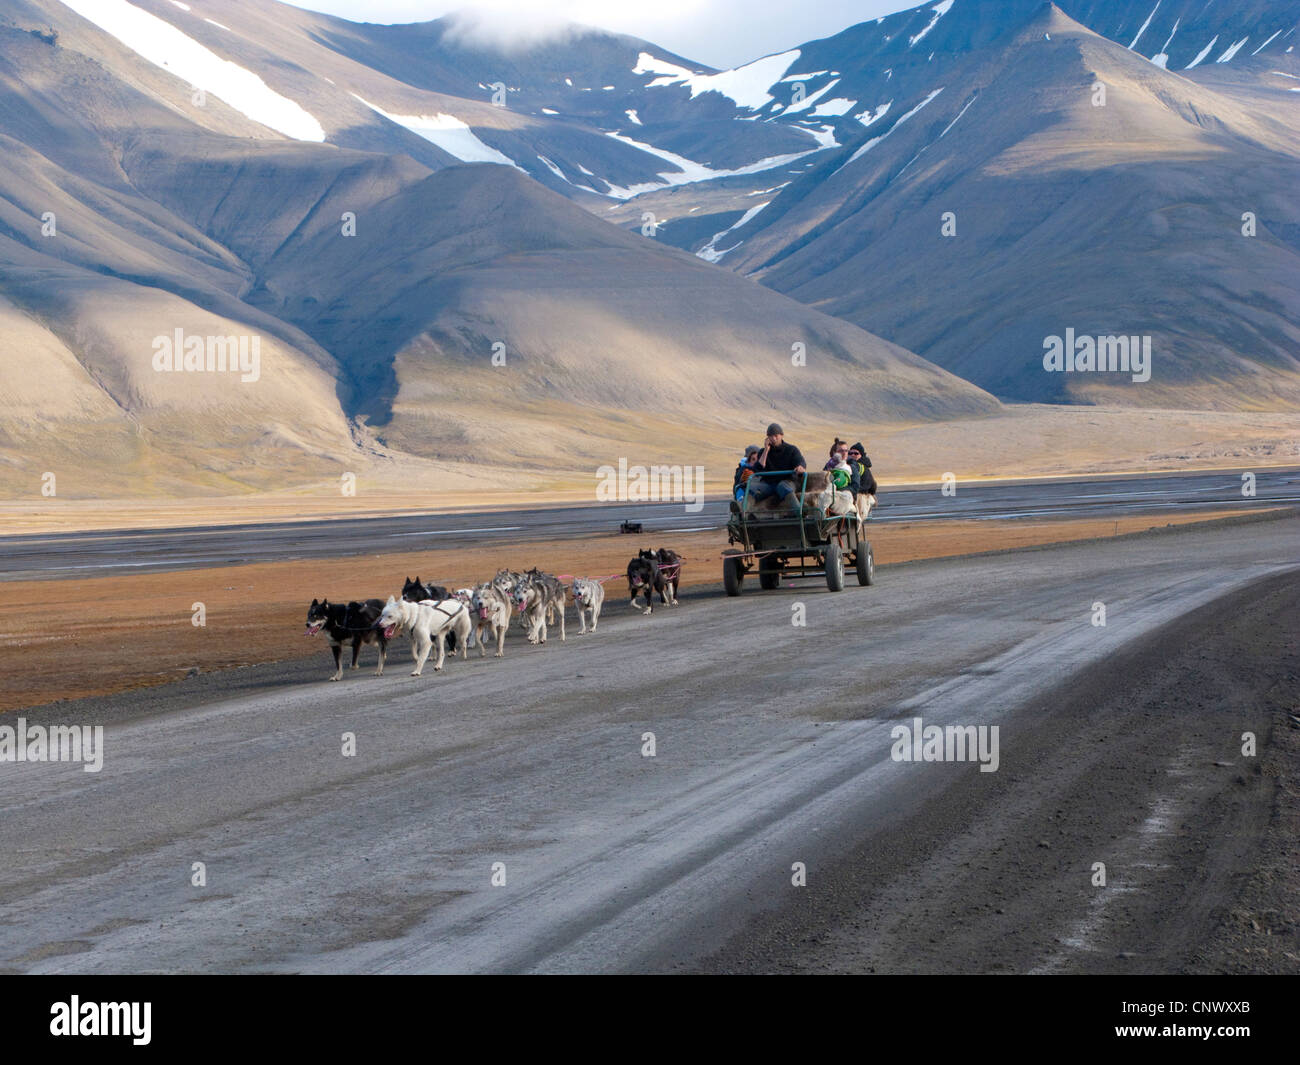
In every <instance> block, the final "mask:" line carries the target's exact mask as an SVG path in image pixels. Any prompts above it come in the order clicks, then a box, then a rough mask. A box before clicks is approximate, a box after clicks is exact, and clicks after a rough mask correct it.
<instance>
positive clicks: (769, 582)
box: [758, 555, 781, 592]
mask: <svg viewBox="0 0 1300 1065" xmlns="http://www.w3.org/2000/svg"><path fill="white" fill-rule="evenodd" d="M769 559H772V556H771V555H764V556H763V557H762V558H760V559H759V560H758V586H759V587H760V588H762V589H763V590H764V591H765V592H770V591H772V590H773V589H775V588H780V587H781V570H780V569H779V568H777V567H776V566H775V565H773V564H772V562H770V561H769Z"/></svg>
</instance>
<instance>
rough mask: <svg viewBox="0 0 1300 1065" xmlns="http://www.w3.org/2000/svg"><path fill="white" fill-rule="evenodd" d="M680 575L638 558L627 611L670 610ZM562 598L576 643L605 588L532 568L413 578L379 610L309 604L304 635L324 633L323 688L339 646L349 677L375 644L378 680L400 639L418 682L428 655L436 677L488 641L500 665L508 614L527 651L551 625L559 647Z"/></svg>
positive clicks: (670, 556) (649, 555)
mask: <svg viewBox="0 0 1300 1065" xmlns="http://www.w3.org/2000/svg"><path fill="white" fill-rule="evenodd" d="M681 567H682V559H681V557H680V556H679V555H677V554H676V553H675V552H673V551H669V550H667V549H666V548H663V549H660V550H659V551H642V552H640V554H638V556H637V557H636V558H634V559H633V560H632V561H631V562H629V563H628V566H627V582H628V595H629V602H630V603H631V605H632V606H634V607H635V606H636V598H637V596H638V595H643V596H644V597H645V607H644V608H639V607H638V608H637V609H640V610H641V612H642V613H645V614H649V613H651V612H652V611H653V609H654V607H653V604H652V601H651V600H652V598H653V596H654V595H656V594H657V595H658V596H659V597H660V600H661V602H662V603H663V604H664V605H668V606H676V605H677V588H678V584H679V581H680V578H681ZM566 595H571V596H572V597H573V602H574V605H575V606H576V607H577V610H578V621H579V623H580V624H581V626H582V627H581V629H580V630H579V635H585V634H586V633H587V632H595V631H596V624H597V622H598V621H599V620H600V611H601V608H602V607H603V606H604V603H605V587H604V585H603V584H602V583H601V581H600V580H596V579H593V578H590V577H575V578H573V582H572V584H571V585H569V586H568V587H567V588H566V587H565V585H564V584H563V583H562V582H561V581H560V579H559V578H558V577H554V576H552V575H551V574H549V573H543V572H541V570H538V569H536V568H533V569H530V570H528V571H526V572H524V573H516V572H514V571H512V570H504V569H503V570H501V571H500V572H499V573H497V575H496V576H495V577H493V578H492V579H491V580H489V581H483V582H482V583H481V584H478V585H475V586H474V587H472V588H458V589H454V590H449V589H447V588H444V587H441V586H440V585H436V584H432V583H426V582H424V581H422V580H421V579H420V578H419V577H418V576H417V577H416V578H415V579H414V580H412V579H411V578H410V577H407V578H406V581H405V583H404V584H403V585H402V592H401V595H400V597H399V596H389V597H388V601H387V602H384V601H383V600H382V599H366V600H364V601H362V602H356V601H353V602H349V603H346V604H344V603H331V602H330V601H329V600H328V599H321V600H317V599H313V600H312V601H311V606H310V607H308V608H307V632H306V635H308V636H315V635H317V634H318V633H320V632H322V631H324V632H325V634H326V635H327V636H328V638H329V644H330V650H331V652H332V653H333V655H334V673H333V675H332V676H331V677H330V680H341V679H342V677H343V658H342V654H343V647H344V645H345V644H350V645H351V647H352V668H353V669H356V668H357V660H358V658H359V657H360V654H361V647H362V645H366V644H376V645H377V646H378V649H379V667H378V669H376V670H375V675H376V676H383V673H384V663H385V662H386V660H387V658H388V643H389V641H390V640H393V639H396V637H397V636H399V635H401V634H403V633H404V634H405V635H406V636H407V637H408V638H409V639H410V641H411V657H412V658H413V659H414V660H415V669H414V671H413V672H412V673H411V676H413V677H418V676H420V675H421V674H422V673H423V672H424V665H425V662H427V661H428V658H429V655H430V654H431V653H432V651H433V649H434V648H435V647H436V648H437V656H436V657H435V659H434V663H433V668H434V671H435V672H438V671H441V669H442V667H443V663H444V662H445V661H446V657H447V653H448V652H450V653H451V655H452V657H455V656H456V655H457V653H459V654H460V656H461V657H462V658H468V657H469V648H470V646H471V645H472V644H474V643H477V644H478V650H479V657H480V658H482V657H485V656H486V655H487V643H488V641H489V640H492V641H494V642H495V644H496V651H495V652H494V656H495V657H496V658H502V657H504V655H505V643H506V630H507V629H508V628H509V627H510V619H511V617H512V616H513V615H514V614H515V613H517V614H518V615H519V617H520V619H521V622H522V624H523V627H524V629H525V631H526V632H527V634H528V642H529V643H533V644H543V643H545V642H546V637H547V634H548V632H549V629H550V627H551V626H553V625H555V624H556V622H557V621H558V622H559V626H560V640H561V641H563V640H564V638H565V628H564V620H565V619H564V613H565V605H566ZM588 621H590V628H588Z"/></svg>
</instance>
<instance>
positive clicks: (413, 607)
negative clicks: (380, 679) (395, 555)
mask: <svg viewBox="0 0 1300 1065" xmlns="http://www.w3.org/2000/svg"><path fill="white" fill-rule="evenodd" d="M376 626H377V627H378V628H379V629H380V630H381V631H382V632H383V634H384V639H386V640H391V639H392V638H393V637H394V636H396V635H397V634H398V633H399V632H402V631H403V630H405V632H406V634H407V635H408V636H410V638H411V657H412V658H413V659H415V670H414V671H413V672H412V673H411V676H413V677H418V676H420V674H422V673H423V672H424V663H425V662H426V661H428V658H429V652H430V650H432V648H433V644H435V643H436V644H437V645H438V657H437V659H435V661H434V663H433V669H434V672H435V673H436V672H439V671H441V669H442V666H443V662H444V661H446V658H447V633H448V632H454V633H455V634H456V639H457V641H458V646H459V649H460V653H461V656H462V657H464V658H468V657H469V634H470V630H471V628H472V627H473V626H472V623H471V622H470V617H469V607H467V606H466V605H465V604H464V603H462V602H461V601H460V600H459V599H443V600H441V601H439V600H434V599H426V600H425V601H424V602H422V603H408V602H407V601H406V600H405V599H398V598H397V597H396V596H391V595H390V596H389V597H388V602H387V604H385V606H384V612H383V613H382V614H380V615H379V620H378V621H377V622H376Z"/></svg>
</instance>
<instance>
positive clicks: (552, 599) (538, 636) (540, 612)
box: [510, 568, 565, 643]
mask: <svg viewBox="0 0 1300 1065" xmlns="http://www.w3.org/2000/svg"><path fill="white" fill-rule="evenodd" d="M564 597H565V592H564V585H563V584H562V583H560V579H559V578H558V577H552V576H551V575H550V574H549V573H543V572H541V570H538V569H535V568H534V569H530V570H529V571H528V572H527V573H525V574H524V575H523V576H521V577H520V578H519V580H518V582H516V584H515V586H514V588H513V589H512V590H511V592H510V601H511V602H512V603H513V604H514V606H515V608H516V609H517V610H518V611H519V613H520V614H521V615H523V617H524V620H525V622H526V628H527V629H528V642H529V643H545V642H546V631H547V626H548V625H553V624H554V623H555V618H556V615H557V614H558V615H559V621H560V641H561V642H563V641H564V635H565V634H564Z"/></svg>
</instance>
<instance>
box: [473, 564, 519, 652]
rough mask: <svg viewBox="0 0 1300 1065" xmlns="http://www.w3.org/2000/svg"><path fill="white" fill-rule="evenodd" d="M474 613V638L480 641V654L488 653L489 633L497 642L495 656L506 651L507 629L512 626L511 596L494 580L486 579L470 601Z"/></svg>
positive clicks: (475, 590) (476, 589)
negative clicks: (498, 586)
mask: <svg viewBox="0 0 1300 1065" xmlns="http://www.w3.org/2000/svg"><path fill="white" fill-rule="evenodd" d="M469 608H470V612H471V613H472V614H473V622H474V638H475V639H476V640H477V641H478V656H479V658H483V657H484V656H485V655H486V654H487V650H486V648H485V644H486V642H487V638H488V636H489V635H491V637H492V638H493V639H495V640H496V642H497V650H496V654H495V655H494V656H493V657H495V658H504V657H505V653H506V629H508V628H510V596H509V595H507V594H506V593H505V592H503V591H501V590H500V589H499V588H497V586H496V585H495V584H494V583H493V582H492V581H484V582H483V583H482V584H480V585H479V586H478V587H476V588H475V589H474V591H473V594H472V595H471V596H470V602H469Z"/></svg>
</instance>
